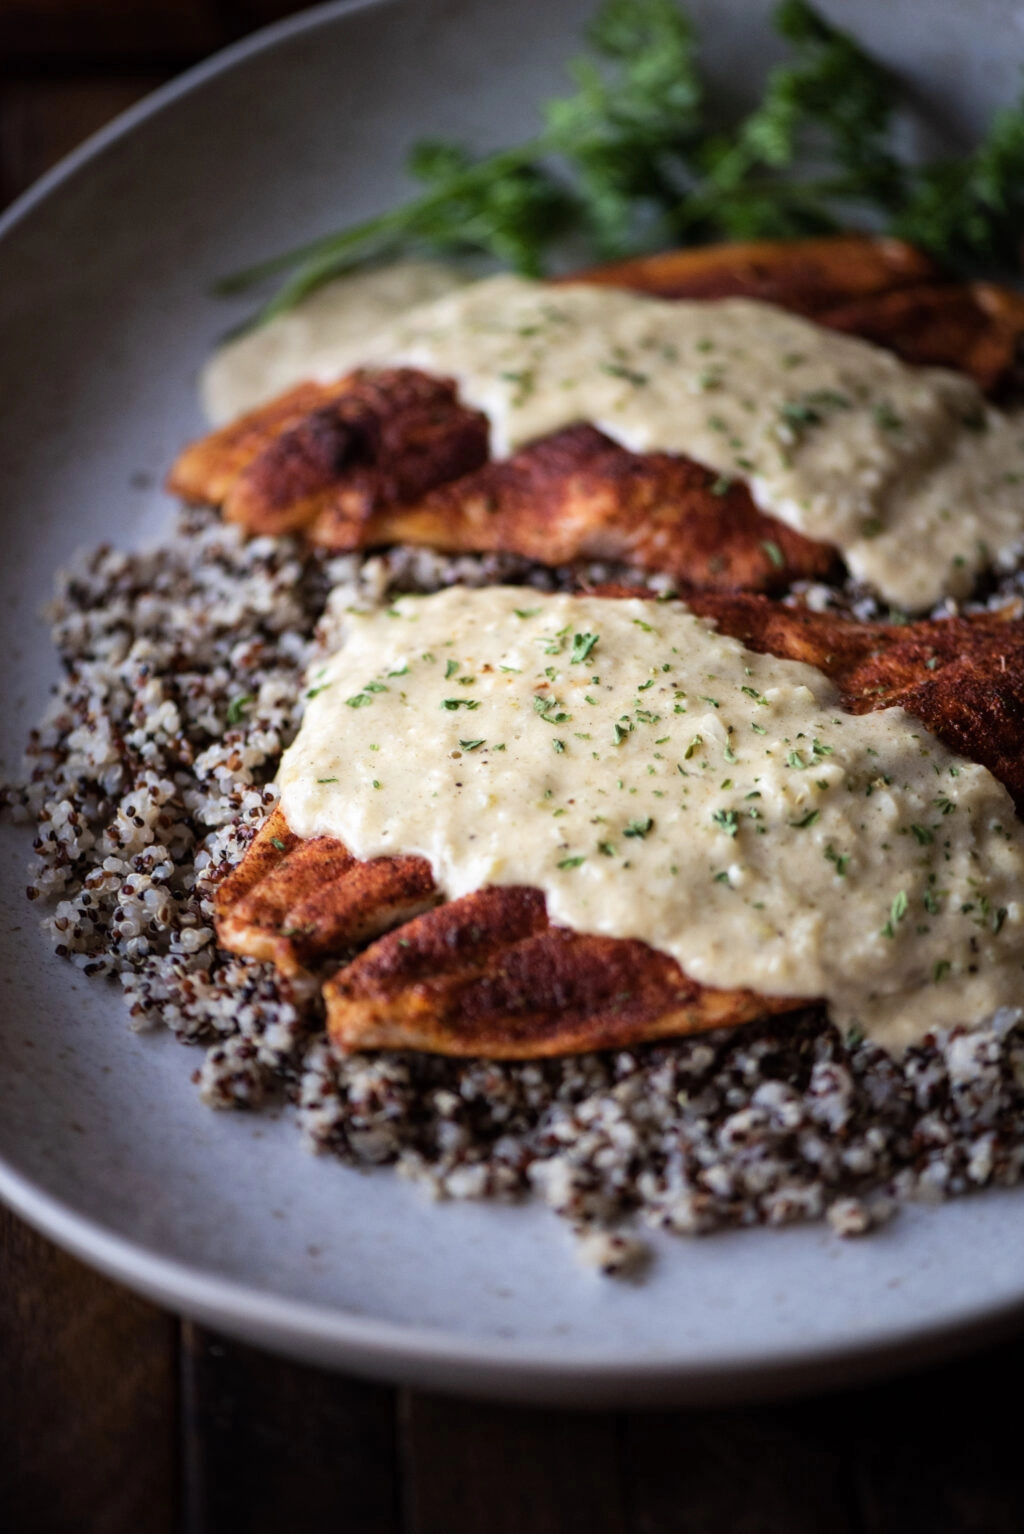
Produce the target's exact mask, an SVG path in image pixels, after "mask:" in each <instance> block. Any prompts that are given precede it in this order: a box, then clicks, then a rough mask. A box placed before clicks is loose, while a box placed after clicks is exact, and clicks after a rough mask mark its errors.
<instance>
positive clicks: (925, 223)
mask: <svg viewBox="0 0 1024 1534" xmlns="http://www.w3.org/2000/svg"><path fill="white" fill-rule="evenodd" d="M773 22H774V26H775V30H776V32H777V33H778V34H779V36H780V37H781V38H782V40H783V41H784V42H785V43H786V44H788V45H789V49H790V55H789V57H788V58H787V59H786V60H785V61H784V62H782V63H781V64H778V65H776V66H775V67H774V68H772V69H771V70H769V72H768V74H767V76H766V79H765V83H764V90H763V94H762V97H761V101H760V104H759V105H758V106H757V107H756V108H755V109H754V111H753V112H751V113H750V114H749V115H747V116H745V117H743V116H739V117H737V116H736V115H735V114H734V115H733V116H732V118H731V119H729V118H728V117H727V116H726V117H724V118H723V112H722V106H721V103H712V104H709V103H708V101H707V93H706V90H705V84H704V80H703V78H702V75H701V72H700V69H699V66H698V60H697V56H696V50H695V45H694V36H693V29H692V27H691V25H690V23H689V21H688V20H687V18H686V16H685V15H684V14H683V13H682V11H681V10H680V9H679V8H678V6H677V5H676V4H674V3H673V0H605V3H604V4H603V5H601V7H600V9H599V10H598V12H597V14H596V16H595V18H594V20H593V22H592V23H591V25H590V27H589V28H588V31H587V41H588V43H589V44H590V49H591V52H590V53H589V54H588V55H586V56H584V57H582V58H578V59H576V60H575V61H573V62H572V64H571V65H570V67H569V73H570V75H571V78H572V80H573V82H574V86H575V89H574V90H573V92H572V93H571V94H569V95H565V96H559V97H556V98H555V99H554V100H551V101H549V102H548V103H547V104H546V106H545V107H544V108H543V110H542V125H541V127H540V130H539V132H538V133H537V134H536V135H535V136H534V137H533V138H531V139H528V140H527V141H526V142H525V143H522V144H517V145H513V146H512V147H509V148H504V149H499V150H498V151H496V152H494V153H491V154H485V155H479V156H478V155H474V154H473V153H471V152H470V151H469V150H467V149H466V148H464V147H463V146H461V145H458V144H453V143H450V142H445V141H436V140H427V141H424V142H421V143H419V144H417V145H415V146H414V148H413V150H412V152H411V154H410V156H409V162H408V165H409V170H410V171H411V173H412V175H413V176H414V177H415V178H416V179H417V180H419V181H420V182H421V183H422V184H423V187H424V190H423V191H422V193H421V194H420V195H419V196H417V197H414V198H413V199H412V200H411V201H409V202H407V203H405V204H404V205H402V206H400V207H397V208H391V209H389V210H388V211H386V212H384V213H379V214H376V215H375V216H373V217H371V218H369V219H366V220H365V221H363V222H361V223H357V224H353V225H350V226H349V227H347V228H345V229H342V230H340V231H337V232H335V233H332V234H328V235H325V236H322V237H321V238H319V239H316V240H313V241H311V242H309V243H308V244H305V245H302V246H300V247H298V248H297V249H295V250H291V251H287V252H285V253H284V254H283V255H279V256H275V257H272V258H270V259H269V260H266V261H261V262H259V263H257V264H256V265H254V266H252V267H249V268H248V269H246V270H245V271H242V272H238V273H236V274H234V275H233V276H231V277H229V278H227V279H226V280H224V281H223V282H222V283H221V284H220V285H219V286H220V290H221V291H222V292H227V293H231V292H238V291H240V290H244V289H247V288H249V287H251V286H253V285H254V284H257V283H261V282H263V281H265V280H267V279H270V278H274V277H280V276H281V275H282V274H285V273H287V274H289V275H287V277H285V279H284V281H283V283H282V285H281V287H280V288H279V289H278V291H277V292H276V293H275V294H274V295H273V297H272V298H271V299H270V301H269V303H268V304H266V305H265V307H264V308H263V310H262V311H261V313H260V315H259V318H260V319H268V318H270V317H271V316H272V315H274V314H279V313H282V312H283V311H284V310H286V309H289V308H290V307H291V306H292V305H293V304H295V303H297V302H298V300H299V299H301V298H303V297H304V296H305V295H306V294H307V293H309V292H310V291H312V289H314V288H316V287H318V286H319V285H320V284H321V283H323V282H325V281H327V280H328V279H329V278H331V277H334V276H336V275H338V274H339V273H341V272H345V271H349V270H351V269H352V268H353V267H355V266H358V265H360V264H361V263H364V262H367V261H380V260H382V259H387V258H394V257H396V256H398V255H401V254H409V253H416V252H423V251H431V252H435V253H442V254H460V253H465V252H483V253H485V254H487V255H489V256H490V257H492V258H494V259H496V260H497V261H498V262H500V263H501V264H502V265H504V266H508V267H512V268H513V269H514V270H516V271H519V272H522V273H525V274H526V275H528V276H539V275H540V274H541V273H542V272H543V271H544V270H545V268H546V266H547V265H548V263H549V260H550V258H551V257H553V256H554V255H555V253H556V251H557V249H558V247H559V245H560V243H562V242H563V241H564V238H565V236H566V234H571V235H572V237H573V239H574V241H575V244H576V246H577V248H578V249H579V251H580V253H581V260H582V261H583V262H584V263H585V262H586V261H588V260H594V259H601V258H607V257H610V256H622V255H626V254H629V253H631V252H636V251H640V250H644V249H651V248H654V247H656V246H657V245H659V244H661V245H665V244H670V243H673V242H675V243H679V242H680V241H686V242H688V243H691V244H694V243H696V244H699V243H702V242H705V241H709V240H717V239H733V240H748V239H759V238H769V239H771V238H776V239H785V238H797V237H800V236H804V235H814V234H821V233H826V232H828V231H829V230H836V229H840V228H844V227H850V226H851V225H854V224H856V223H857V222H858V221H860V222H861V223H862V225H863V226H864V227H869V228H872V229H874V228H878V227H879V226H881V227H882V228H884V229H887V230H888V231H890V232H892V233H895V234H898V235H901V236H902V237H903V238H905V239H908V240H911V241H913V242H914V243H915V244H917V245H919V246H921V247H923V248H924V249H926V250H929V251H932V252H933V253H934V254H936V255H938V256H939V257H941V258H943V259H944V260H945V261H947V262H950V263H952V264H953V265H960V266H962V267H963V266H967V267H974V266H977V265H978V264H979V263H981V264H983V265H987V266H990V267H996V268H998V267H1002V268H1004V269H1007V270H1010V271H1018V270H1019V269H1020V254H1019V252H1020V239H1021V234H1022V232H1024V101H1021V102H1019V103H1018V104H1017V105H1015V106H1012V107H1007V108H1004V109H1003V110H1002V111H1000V112H997V113H996V114H995V116H994V117H993V119H992V121H991V124H990V126H989V129H988V133H987V135H986V137H985V138H984V139H983V140H982V142H981V143H980V144H978V145H977V147H976V148H975V149H974V150H973V151H972V152H970V153H968V154H966V155H963V156H961V157H959V158H944V159H940V160H935V161H932V162H931V163H926V164H917V163H912V162H911V160H910V159H909V158H908V157H906V155H905V154H904V152H903V150H902V148H898V146H897V141H896V140H897V131H896V129H897V124H896V116H897V109H900V112H901V115H903V114H904V113H905V111H906V110H908V109H909V111H910V113H911V115H912V114H913V109H914V105H915V103H914V102H913V101H912V100H911V99H908V97H907V96H906V95H905V94H904V93H902V92H901V87H900V82H899V81H898V80H897V78H896V76H895V75H894V74H891V73H890V72H889V71H888V70H887V69H886V68H885V67H884V66H883V65H881V64H880V63H878V62H877V61H876V60H875V59H873V58H872V57H871V56H870V55H869V54H868V53H866V52H865V51H864V50H863V49H862V48H861V47H860V46H859V44H858V43H857V42H856V41H855V40H854V39H853V38H852V37H851V36H849V34H847V33H846V32H844V31H841V30H840V29H838V28H836V27H833V26H832V25H831V24H830V23H829V22H828V21H826V20H825V18H824V17H823V16H821V15H819V13H818V12H817V11H816V10H815V9H814V8H813V6H811V5H810V4H808V3H807V0H782V3H781V4H778V5H777V6H776V8H775V12H774V17H773ZM903 142H904V138H903V137H901V138H900V145H902V143H903ZM618 367H619V364H616V363H609V364H608V365H607V368H608V370H609V371H615V370H617V369H618ZM641 380H642V375H637V376H636V377H635V378H633V380H632V381H634V382H639V381H641ZM518 381H519V382H520V383H522V380H518ZM524 387H525V386H524ZM797 405H798V407H799V406H800V405H802V406H803V407H804V408H803V410H798V413H799V414H801V415H802V417H803V419H802V420H801V421H800V422H798V424H800V425H806V424H809V417H808V416H807V414H806V412H807V411H811V412H813V411H815V410H817V409H818V406H817V405H816V404H815V403H814V402H813V401H810V402H808V401H802V402H797ZM792 415H793V412H792V411H791V412H790V416H792ZM790 424H793V422H792V420H791V422H790ZM774 547H775V546H774V545H772V546H768V545H766V549H767V550H768V552H769V557H770V558H771V559H772V561H773V563H775V555H774V553H772V552H771V550H772V548H774Z"/></svg>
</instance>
